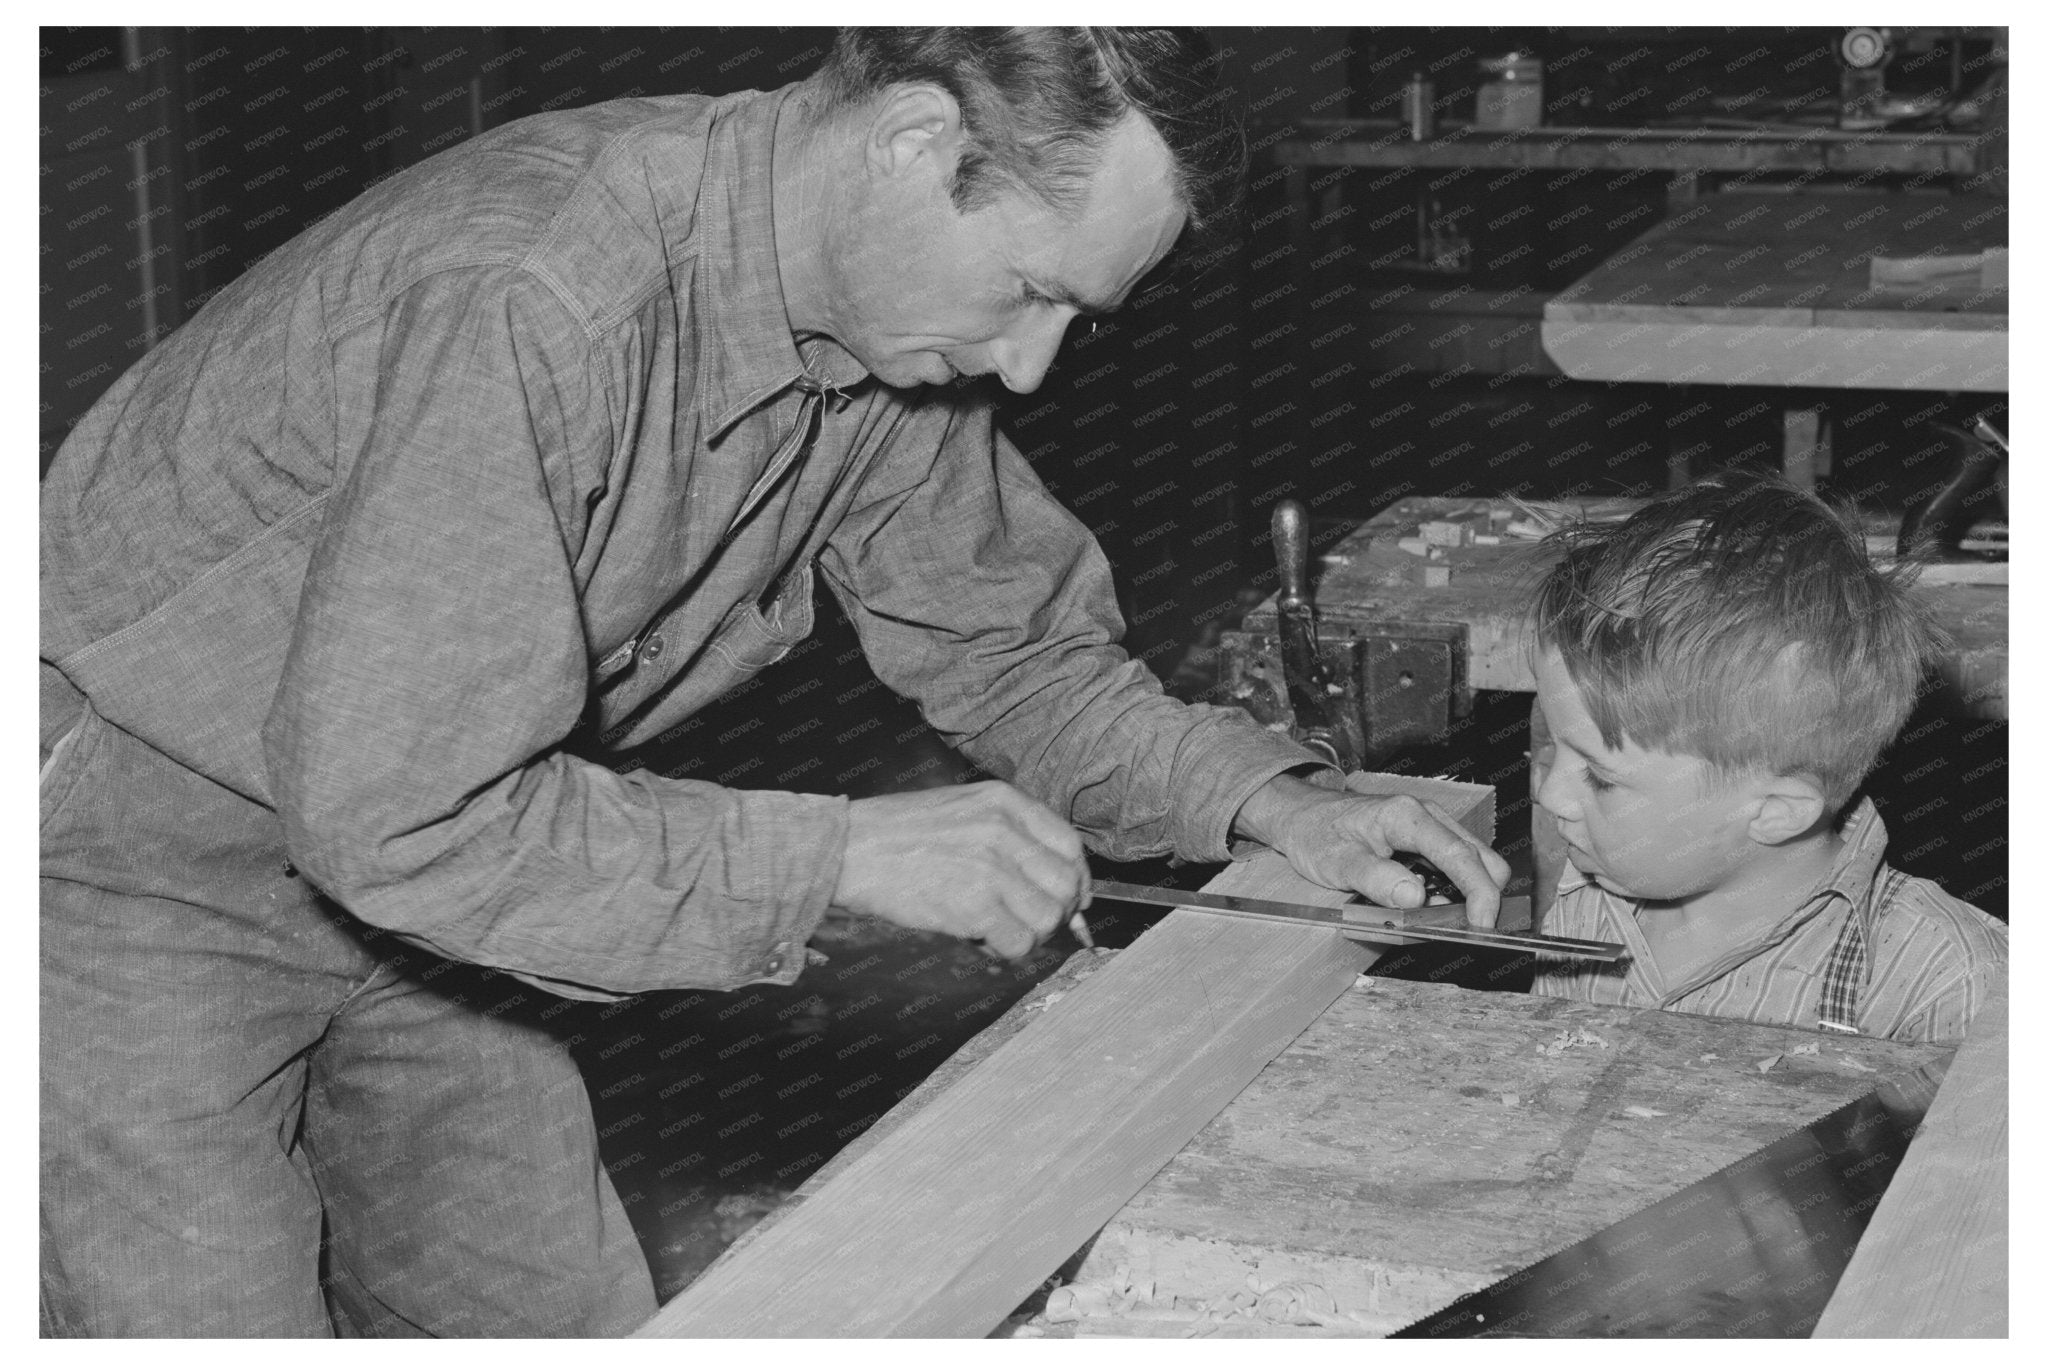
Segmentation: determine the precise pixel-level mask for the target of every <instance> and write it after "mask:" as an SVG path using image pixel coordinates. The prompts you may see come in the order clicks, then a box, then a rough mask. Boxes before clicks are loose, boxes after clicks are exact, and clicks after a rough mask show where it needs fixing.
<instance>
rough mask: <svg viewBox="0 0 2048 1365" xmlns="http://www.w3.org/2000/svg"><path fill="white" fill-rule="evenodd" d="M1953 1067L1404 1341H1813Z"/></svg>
mask: <svg viewBox="0 0 2048 1365" xmlns="http://www.w3.org/2000/svg"><path fill="white" fill-rule="evenodd" d="M1947 1068H1948V1059H1947V1058H1942V1059H1940V1060H1938V1061H1935V1062H1931V1063H1929V1064H1928V1065H1926V1066H1924V1067H1921V1068H1920V1069H1919V1070H1918V1071H1915V1072H1913V1073H1911V1074H1910V1075H1908V1076H1906V1077H1903V1078H1901V1079H1899V1080H1897V1081H1890V1082H1886V1083H1884V1084H1882V1085H1880V1086H1878V1087H1877V1088H1876V1089H1874V1090H1871V1091H1869V1092H1868V1093H1866V1094H1864V1095H1863V1096H1862V1097H1861V1098H1859V1099H1855V1100H1852V1101H1850V1102H1849V1103H1848V1104H1845V1105H1843V1106H1842V1107H1841V1108H1839V1109H1837V1110H1835V1111H1833V1112H1832V1113H1830V1114H1827V1115H1825V1116H1824V1117H1822V1118H1820V1119H1817V1120H1815V1121H1814V1122H1812V1123H1810V1124H1808V1125H1806V1126H1805V1127H1804V1128H1799V1129H1795V1130H1794V1131H1793V1132H1791V1133H1788V1134H1786V1135H1785V1136H1784V1137H1782V1138H1779V1139H1778V1140H1777V1141H1776V1142H1773V1143H1771V1144H1769V1145H1768V1146H1766V1147H1763V1148H1761V1149H1760V1150H1758V1151H1756V1152H1753V1153H1751V1154H1750V1155H1749V1156H1746V1157H1744V1158H1742V1159H1741V1160H1740V1161H1737V1162H1735V1163H1733V1164H1732V1165H1729V1166H1726V1167H1723V1168H1722V1169H1721V1170H1718V1171H1716V1172H1714V1173H1713V1174H1712V1175H1710V1176H1708V1177H1706V1178H1705V1179H1704V1180H1699V1181H1695V1182H1694V1183H1693V1184H1691V1185H1688V1186H1686V1187H1685V1188H1684V1189H1682V1190H1680V1191H1679V1192H1678V1193H1676V1194H1674V1195H1672V1196H1670V1197H1669V1198H1667V1199H1661V1200H1659V1201H1658V1202H1656V1203H1655V1204H1652V1205H1650V1207H1648V1208H1646V1209H1644V1210H1642V1211H1641V1212H1640V1213H1634V1214H1630V1215H1629V1216H1628V1217H1627V1218H1624V1219H1622V1220H1621V1221H1620V1222H1618V1223H1615V1224H1614V1225H1613V1226H1611V1227H1608V1228H1605V1229H1603V1230H1601V1231H1599V1232H1596V1233H1594V1234H1593V1235H1592V1236H1591V1237H1588V1238H1586V1239H1585V1240H1583V1241H1580V1242H1575V1243H1573V1244H1572V1245H1571V1246H1568V1247H1566V1248H1565V1249H1564V1250H1563V1251H1560V1252H1557V1253H1556V1254H1554V1255H1551V1256H1547V1257H1545V1258H1544V1259H1543V1260H1540V1261H1538V1262H1536V1263H1535V1264H1534V1265H1531V1266H1529V1267H1527V1268H1525V1269H1523V1270H1518V1271H1516V1272H1515V1273H1514V1274H1512V1275H1509V1276H1508V1277H1507V1278H1506V1279H1503V1280H1501V1281H1499V1282H1498V1283H1495V1284H1491V1285H1488V1286H1487V1287H1486V1288H1484V1289H1481V1290H1478V1291H1476V1292H1475V1293H1472V1294H1468V1295H1466V1296H1465V1297H1463V1298H1461V1299H1459V1300H1457V1301H1456V1302H1455V1303H1452V1304H1451V1305H1450V1306H1448V1307H1446V1308H1443V1309H1440V1310H1438V1311H1437V1312H1435V1313H1432V1314H1430V1315H1429V1316H1428V1317H1426V1318H1423V1319H1422V1320H1421V1321H1419V1322H1416V1323H1412V1324H1410V1325H1409V1326H1407V1327H1404V1328H1402V1329H1401V1330H1400V1331H1398V1332H1395V1333H1393V1335H1394V1336H1396V1337H1805V1336H1811V1335H1812V1334H1813V1326H1814V1324H1815V1323H1816V1322H1818V1321H1819V1320H1820V1315H1821V1310H1822V1309H1824V1308H1826V1307H1827V1302H1828V1299H1829V1298H1830V1297H1831V1296H1832V1295H1833V1294H1834V1291H1835V1285H1836V1284H1837V1282H1839V1281H1840V1279H1841V1278H1842V1271H1843V1270H1844V1269H1845V1268H1847V1266H1848V1264H1849V1257H1850V1255H1851V1253H1853V1252H1854V1251H1855V1249H1856V1243H1857V1240H1858V1239H1859V1238H1861V1237H1862V1235H1863V1229H1864V1228H1865V1227H1867V1226H1868V1225H1869V1223H1870V1217H1871V1214H1872V1213H1874V1212H1875V1211H1876V1209H1877V1202H1878V1200H1879V1199H1881V1198H1883V1197H1884V1192H1885V1189H1886V1187H1887V1186H1888V1185H1890V1183H1891V1178H1892V1173H1893V1172H1894V1171H1896V1170H1897V1169H1898V1165H1899V1162H1900V1161H1901V1160H1902V1159H1904V1157H1905V1154H1906V1145H1907V1143H1909V1142H1910V1141H1911V1140H1912V1137H1913V1133H1914V1131H1915V1130H1916V1129H1917V1128H1918V1127H1919V1126H1920V1120H1921V1118H1922V1117H1924V1116H1925V1115H1926V1113H1927V1106H1928V1105H1929V1104H1930V1103H1931V1102H1932V1101H1933V1098H1934V1092H1935V1090H1936V1089H1937V1088H1938V1087H1939V1086H1940V1083H1941V1077H1942V1073H1943V1072H1944V1071H1946V1070H1947Z"/></svg>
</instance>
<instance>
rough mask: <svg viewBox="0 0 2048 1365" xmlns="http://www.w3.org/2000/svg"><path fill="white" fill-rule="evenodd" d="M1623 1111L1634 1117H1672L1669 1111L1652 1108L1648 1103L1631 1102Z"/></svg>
mask: <svg viewBox="0 0 2048 1365" xmlns="http://www.w3.org/2000/svg"><path fill="white" fill-rule="evenodd" d="M1621 1112H1622V1113H1624V1114H1627V1115H1628V1116H1629V1117H1630V1118H1634V1119H1667V1118H1670V1117H1671V1115H1670V1113H1669V1112H1668V1111H1666V1110H1663V1109H1652V1108H1651V1107H1650V1106H1649V1105H1647V1104H1631V1105H1629V1106H1627V1107H1626V1108H1624V1109H1623V1110H1622V1111H1621Z"/></svg>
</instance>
